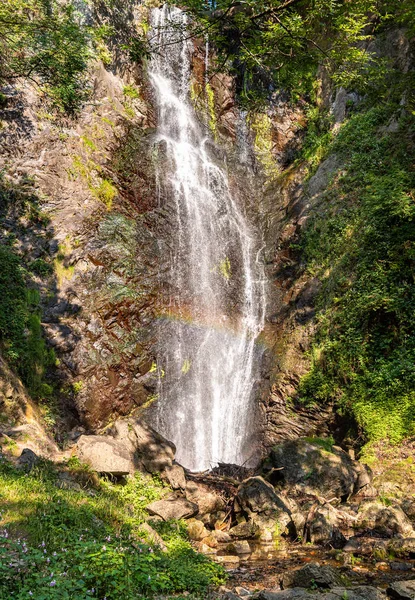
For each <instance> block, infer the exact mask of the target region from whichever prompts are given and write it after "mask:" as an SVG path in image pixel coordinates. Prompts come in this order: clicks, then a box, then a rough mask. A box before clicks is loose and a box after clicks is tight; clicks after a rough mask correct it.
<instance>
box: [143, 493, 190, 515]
mask: <svg viewBox="0 0 415 600" xmlns="http://www.w3.org/2000/svg"><path fill="white" fill-rule="evenodd" d="M146 509H147V512H148V513H150V515H156V516H158V517H161V518H162V519H163V521H169V520H170V519H186V518H189V517H193V516H194V515H195V514H197V512H198V506H197V504H194V503H193V502H189V501H188V500H185V499H184V498H165V499H163V500H156V501H155V502H152V503H151V504H149V505H148V506H146Z"/></svg>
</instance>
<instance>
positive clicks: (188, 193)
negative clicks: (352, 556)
mask: <svg viewBox="0 0 415 600" xmlns="http://www.w3.org/2000/svg"><path fill="white" fill-rule="evenodd" d="M186 18H187V17H186V15H185V14H184V13H183V12H182V11H181V10H180V9H178V8H174V7H167V6H164V8H161V9H154V10H153V11H152V23H151V25H152V36H153V42H152V43H153V44H154V45H155V46H156V49H157V51H156V52H155V54H154V56H153V58H152V59H151V63H150V68H149V76H150V79H151V83H152V86H153V89H154V97H155V105H156V108H157V113H158V128H157V135H156V143H157V144H160V146H161V147H162V148H163V154H165V160H164V162H163V165H162V169H161V167H160V168H159V174H158V176H159V181H160V182H161V185H162V186H163V196H164V197H165V198H166V199H167V202H168V204H169V206H170V205H171V206H173V207H174V209H173V210H172V214H171V220H172V223H173V225H174V227H173V228H172V229H173V231H174V238H173V239H172V241H171V248H172V250H171V263H170V265H171V269H170V290H171V301H170V307H169V311H168V312H169V314H168V316H167V317H166V318H164V319H163V320H162V324H161V330H160V347H159V356H158V365H159V371H160V373H161V376H160V386H159V399H158V402H157V410H156V417H155V425H156V428H157V429H158V430H159V431H160V432H161V433H163V434H164V435H165V436H166V437H167V438H168V439H170V440H172V441H173V442H174V443H175V444H176V447H177V460H178V461H179V462H180V463H182V464H183V465H184V466H186V467H187V468H189V469H192V470H194V471H201V470H204V469H207V468H211V467H213V466H215V465H216V464H217V463H218V462H224V463H233V464H243V463H244V462H245V461H247V460H249V458H250V457H251V456H252V454H253V448H252V446H251V444H250V442H249V434H250V431H252V427H253V419H254V415H255V410H254V402H253V399H252V390H253V385H254V382H255V377H256V373H255V371H256V367H257V364H256V363H257V362H258V361H257V347H256V343H255V340H256V338H257V336H258V334H259V332H260V331H261V329H262V327H263V322H264V312H265V294H264V274H263V268H262V265H261V261H260V259H259V250H258V247H257V246H258V245H257V242H256V239H255V238H256V236H255V232H254V230H253V229H252V228H251V226H250V225H249V223H248V221H247V218H246V217H245V215H244V214H243V212H242V211H241V208H240V207H239V206H238V203H237V201H236V199H235V198H234V197H233V196H232V194H231V191H230V189H229V182H228V179H227V175H226V172H225V171H224V170H223V169H222V168H221V167H220V166H218V165H217V164H215V162H214V160H213V158H212V157H211V155H210V152H209V139H208V137H207V134H206V131H205V130H204V128H203V127H202V126H201V125H200V123H199V122H198V120H197V117H196V113H195V110H194V108H193V106H192V103H191V99H190V74H191V53H192V43H191V42H190V41H188V40H181V41H179V38H180V32H179V28H178V27H177V25H179V26H180V25H185V24H186Z"/></svg>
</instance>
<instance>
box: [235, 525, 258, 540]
mask: <svg viewBox="0 0 415 600" xmlns="http://www.w3.org/2000/svg"><path fill="white" fill-rule="evenodd" d="M259 534H260V527H259V526H258V525H257V524H256V523H254V522H253V521H249V522H246V523H244V522H242V523H238V525H235V527H231V529H230V530H229V535H230V536H231V538H240V539H252V538H255V537H257V536H258V535H259Z"/></svg>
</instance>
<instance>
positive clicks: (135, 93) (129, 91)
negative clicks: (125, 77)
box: [123, 85, 140, 100]
mask: <svg viewBox="0 0 415 600" xmlns="http://www.w3.org/2000/svg"><path fill="white" fill-rule="evenodd" d="M123 94H124V96H127V97H128V98H131V99H133V100H134V99H137V98H139V97H140V91H139V90H138V88H136V87H135V85H126V86H124V90H123Z"/></svg>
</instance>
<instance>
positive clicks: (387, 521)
mask: <svg viewBox="0 0 415 600" xmlns="http://www.w3.org/2000/svg"><path fill="white" fill-rule="evenodd" d="M356 526H357V527H358V528H364V529H370V530H373V531H376V532H377V533H379V534H380V535H383V536H388V537H393V536H395V535H402V536H405V537H415V532H414V530H413V528H412V523H411V521H410V520H409V519H408V517H407V516H406V514H405V513H404V512H403V510H402V509H401V508H400V506H398V505H396V506H385V505H384V504H381V503H380V502H365V503H363V504H361V505H360V507H359V512H358V514H357V522H356Z"/></svg>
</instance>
